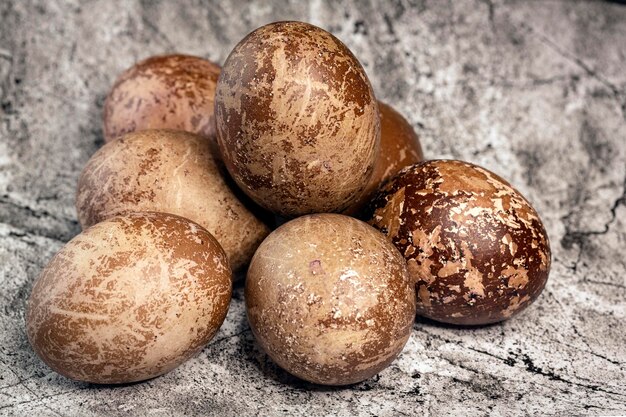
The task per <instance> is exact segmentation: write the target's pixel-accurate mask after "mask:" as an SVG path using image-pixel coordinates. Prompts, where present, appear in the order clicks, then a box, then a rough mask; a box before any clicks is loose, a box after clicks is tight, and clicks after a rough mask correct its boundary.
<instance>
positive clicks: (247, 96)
mask: <svg viewBox="0 0 626 417" xmlns="http://www.w3.org/2000/svg"><path fill="white" fill-rule="evenodd" d="M215 119H216V124H217V140H218V145H219V148H220V152H221V155H222V159H223V160H224V162H225V164H226V167H227V168H228V171H229V172H230V173H231V175H232V177H233V178H234V179H235V181H236V182H237V184H238V185H239V186H240V187H241V189H242V190H243V191H244V192H245V193H246V194H248V195H249V196H250V197H251V198H252V199H253V200H254V201H256V202H257V203H258V204H259V205H261V206H263V207H265V208H266V209H268V210H270V211H272V212H274V213H276V214H279V215H281V216H285V217H295V216H298V215H302V214H307V213H324V212H339V211H342V210H344V209H346V208H347V207H348V206H350V204H352V203H353V202H355V201H356V200H357V199H358V197H359V196H360V194H361V193H362V191H363V190H364V189H365V187H366V185H367V182H368V180H369V178H370V176H371V175H372V170H373V167H374V161H375V159H376V154H377V150H378V146H379V136H380V119H379V114H378V105H377V102H376V99H375V98H374V93H373V90H372V86H371V84H370V82H369V80H368V78H367V75H366V74H365V70H364V69H363V67H362V66H361V64H360V63H359V61H358V60H357V59H356V58H355V56H354V55H353V54H352V53H351V52H350V50H349V49H348V48H347V47H346V46H345V45H344V44H343V43H342V42H341V41H339V40H338V39H337V38H336V37H334V36H333V35H331V34H330V33H328V32H326V31H325V30H323V29H320V28H318V27H316V26H313V25H310V24H308V23H302V22H277V23H271V24H269V25H266V26H263V27H261V28H259V29H257V30H255V31H253V32H252V33H250V34H249V35H248V36H246V37H245V38H244V39H243V40H242V41H241V42H240V43H239V44H238V45H237V46H235V48H234V49H233V51H232V52H231V53H230V55H229V56H228V58H227V59H226V62H225V63H224V67H223V69H222V72H221V74H220V77H219V80H218V83H217V91H216V95H215Z"/></svg>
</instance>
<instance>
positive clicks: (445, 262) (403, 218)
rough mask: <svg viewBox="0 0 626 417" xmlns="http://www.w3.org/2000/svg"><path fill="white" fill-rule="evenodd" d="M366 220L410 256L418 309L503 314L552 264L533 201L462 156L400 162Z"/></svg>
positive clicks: (481, 318)
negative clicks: (406, 164)
mask: <svg viewBox="0 0 626 417" xmlns="http://www.w3.org/2000/svg"><path fill="white" fill-rule="evenodd" d="M367 217H368V218H369V223H370V224H372V225H373V226H374V227H376V228H378V229H379V230H381V231H382V232H383V233H385V234H386V235H387V237H388V238H389V240H390V241H391V242H393V243H394V244H395V245H396V247H397V248H398V249H399V250H400V252H402V253H403V255H404V257H405V258H406V259H407V265H408V269H409V272H410V273H411V275H412V277H413V279H414V281H415V285H416V290H417V297H418V299H417V311H418V314H421V315H424V316H426V317H429V318H432V319H435V320H439V321H443V322H448V323H456V324H486V323H493V322H497V321H500V320H504V319H507V318H509V317H511V316H512V315H514V314H516V313H519V312H520V311H522V310H523V309H524V308H525V307H527V306H528V305H529V304H530V303H531V302H532V301H534V300H535V299H536V298H537V297H538V296H539V294H540V293H541V291H542V290H543V287H544V286H545V283H546V280H547V279H548V273H549V270H550V246H549V241H548V236H547V234H546V231H545V229H544V227H543V224H542V223H541V220H540V219H539V217H538V215H537V213H536V212H535V210H534V209H533V208H532V207H531V205H530V203H528V201H527V200H526V199H525V198H524V197H523V196H522V195H521V194H520V193H519V192H518V191H517V190H515V189H514V188H512V187H511V186H510V185H509V184H508V183H507V182H506V181H504V180H503V179H502V178H500V177H498V176H497V175H495V174H493V173H491V172H489V171H487V170H485V169H483V168H481V167H478V166H476V165H472V164H470V163H467V162H461V161H449V160H439V161H427V162H423V163H421V164H417V165H413V166H410V167H407V168H405V169H404V170H402V171H401V172H400V174H398V175H397V176H396V177H395V178H394V179H393V180H391V181H390V182H389V183H387V184H386V185H385V186H384V187H383V188H382V190H381V191H380V192H379V194H378V195H377V197H376V198H375V199H374V201H373V203H372V205H371V206H370V212H369V215H368V216H367Z"/></svg>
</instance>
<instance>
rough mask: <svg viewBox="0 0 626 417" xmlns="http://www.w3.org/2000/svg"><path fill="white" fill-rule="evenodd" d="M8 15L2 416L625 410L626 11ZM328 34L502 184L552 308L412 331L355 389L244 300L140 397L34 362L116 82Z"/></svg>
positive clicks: (329, 7) (98, 8) (0, 156)
mask: <svg viewBox="0 0 626 417" xmlns="http://www.w3.org/2000/svg"><path fill="white" fill-rule="evenodd" d="M200 3H201V2H194V1H191V0H184V1H177V2H139V1H129V2H108V1H96V2H89V3H86V2H80V4H79V2H69V1H67V2H66V1H58V2H48V1H10V0H6V1H2V2H0V105H1V107H0V271H1V272H0V307H1V310H0V415H41V416H47V415H50V416H59V415H61V416H96V415H102V414H108V415H120V416H121V415H128V414H133V415H163V416H166V415H167V416H170V415H194V414H217V415H224V416H229V415H233V416H235V415H294V414H306V415H345V416H352V415H417V414H427V415H441V414H469V413H470V412H471V413H474V414H478V415H487V414H495V415H497V414H499V415H507V416H511V415H526V414H529V413H537V414H558V415H572V414H603V415H607V414H608V415H619V414H622V415H623V414H626V348H625V347H624V346H626V324H625V323H626V321H625V320H626V303H625V301H624V300H625V299H626V283H625V276H626V257H625V256H624V248H625V245H626V71H624V62H626V24H625V22H626V6H621V5H619V4H615V3H610V2H582V1H568V0H562V1H515V2H513V1H490V0H484V1H478V0H477V1H469V0H468V1H459V2H444V1H437V2H435V1H415V2H404V1H393V2H366V1H363V2H361V1H356V0H354V1H344V2H330V1H329V2H323V1H319V0H318V1H313V2H310V3H308V4H306V5H305V4H304V3H300V2H282V1H276V2H272V3H269V2H267V3H264V4H248V2H244V1H232V2H217V1H216V2H211V3H204V2H202V4H200ZM282 19H300V20H306V21H309V22H311V23H313V24H317V25H320V26H322V27H324V28H326V29H329V30H331V31H332V32H333V33H334V34H336V35H337V36H338V37H339V38H340V39H342V40H343V41H344V42H345V43H346V44H347V45H348V46H349V47H350V48H351V49H352V50H353V51H354V53H355V54H356V55H357V57H359V58H360V60H361V61H362V63H363V64H364V66H365V68H366V70H367V72H368V74H369V76H370V79H371V81H372V84H373V86H374V88H375V91H376V94H377V96H378V98H380V99H382V100H384V101H387V102H389V103H390V104H392V105H394V106H395V107H396V108H397V109H398V110H400V111H401V112H402V113H403V114H405V115H406V116H407V118H408V119H409V121H410V122H411V123H412V124H413V126H414V127H415V128H416V130H417V131H418V133H419V134H420V137H421V138H422V143H423V145H424V149H425V154H426V156H427V157H430V158H441V157H455V158H461V159H465V160H468V161H471V162H474V163H478V164H481V165H483V166H485V167H486V168H488V169H491V170H493V171H495V172H496V173H498V174H500V175H502V176H503V177H505V178H506V179H508V180H509V181H511V182H512V183H513V184H515V185H516V186H517V188H518V189H520V191H522V192H523V193H524V194H525V195H526V196H527V197H528V198H529V200H531V201H532V202H533V204H534V205H535V207H536V209H537V210H538V212H539V213H540V214H541V216H542V218H543V220H544V222H545V225H546V228H547V230H548V234H549V236H550V238H551V243H552V248H553V269H552V274H551V277H550V279H549V282H548V285H547V287H546V290H545V291H544V293H543V295H542V296H541V297H540V298H539V300H538V301H537V303H536V304H534V305H533V306H532V307H531V308H529V309H528V310H527V311H526V312H525V313H523V314H522V315H520V316H519V317H516V318H515V319H513V320H511V321H509V322H506V323H503V324H497V325H493V326H488V327H483V328H477V329H464V328H457V327H450V326H442V325H439V324H435V323H432V322H427V321H424V320H418V321H417V322H416V323H415V330H414V332H413V335H412V337H411V339H410V341H409V343H408V345H407V347H406V349H405V350H404V352H403V354H402V355H401V356H400V358H399V359H398V360H396V361H395V362H394V363H393V365H392V366H391V367H390V368H388V369H387V370H385V371H384V372H382V373H381V374H380V375H379V376H377V377H376V378H373V379H371V380H368V381H365V382H363V383H361V384H358V385H355V386H352V387H348V388H343V389H337V388H324V387H318V386H312V385H309V384H306V383H304V382H301V381H299V380H297V379H295V378H294V377H292V376H290V375H288V374H286V373H285V372H283V371H281V370H280V369H278V368H277V367H276V366H275V365H274V364H272V363H271V362H270V361H269V360H268V358H267V357H266V356H265V355H264V354H263V353H262V352H260V351H259V349H258V347H257V346H256V345H255V343H254V340H253V338H252V335H251V334H250V331H249V328H248V326H247V322H246V318H245V311H244V306H243V291H242V288H241V287H239V288H237V289H236V291H235V298H234V300H233V302H232V305H231V309H230V312H229V314H228V317H227V320H226V323H225V324H224V326H223V327H222V329H221V330H220V332H219V333H218V335H217V336H216V338H215V339H214V340H213V341H212V342H211V344H210V345H208V346H207V347H206V348H205V349H204V350H203V351H202V353H201V354H200V355H199V356H197V357H196V358H194V359H192V360H190V361H189V362H187V363H185V364H184V365H183V366H181V367H180V368H179V369H177V370H175V371H174V372H172V373H170V374H167V375H165V376H163V377H160V378H157V379H154V380H151V381H148V382H145V383H140V384H133V385H128V386H122V387H95V386H89V385H86V384H80V383H74V382H72V381H69V380H67V379H65V378H63V377H61V376H59V375H57V374H55V373H53V372H52V371H51V370H50V369H48V368H47V367H46V366H45V365H43V363H42V362H40V361H39V360H38V359H37V357H35V355H34V353H33V351H32V349H31V348H30V346H29V344H28V341H27V339H26V335H25V332H24V307H25V302H26V299H27V297H28V294H29V291H30V287H31V285H32V282H33V281H34V279H35V278H36V277H37V275H38V273H39V271H40V270H41V268H42V267H43V265H45V263H46V262H47V261H48V260H49V259H50V257H51V256H52V255H53V253H54V252H55V251H56V250H58V249H59V248H60V247H61V246H62V245H63V243H64V242H65V241H67V240H68V239H70V238H71V237H72V236H74V235H75V234H76V233H78V232H79V226H78V224H77V222H76V214H75V211H74V207H73V201H74V192H75V187H76V180H77V178H78V175H79V173H80V170H81V169H82V166H83V165H84V164H85V162H86V161H87V159H88V158H89V156H90V155H91V154H93V153H94V152H95V150H96V149H97V148H98V147H99V146H101V145H102V128H101V124H100V116H101V111H102V102H103V99H104V96H105V95H106V92H107V90H108V88H109V87H110V86H111V84H112V82H113V80H114V78H115V77H116V75H117V74H118V73H119V72H120V71H122V70H123V69H125V68H127V67H128V66H130V65H131V64H132V63H133V62H134V61H136V60H138V59H141V58H144V57H146V56H148V55H151V54H156V53H162V52H173V51H180V52H185V53H191V54H197V55H201V56H204V57H207V58H209V59H212V60H215V61H217V62H223V60H224V59H225V58H226V56H227V54H228V52H229V51H230V49H231V48H232V47H233V46H234V45H235V44H236V42H237V41H238V40H239V39H241V38H242V37H243V36H244V35H245V34H246V33H248V32H249V31H250V30H252V29H254V28H255V27H257V26H260V25H262V24H264V23H267V22H270V21H274V20H282Z"/></svg>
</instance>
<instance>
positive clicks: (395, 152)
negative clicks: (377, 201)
mask: <svg viewBox="0 0 626 417" xmlns="http://www.w3.org/2000/svg"><path fill="white" fill-rule="evenodd" d="M378 108H379V110H380V151H379V152H378V156H377V157H376V162H375V164H374V173H373V174H372V177H371V178H370V180H369V182H368V183H367V187H365V191H364V192H363V194H362V195H361V197H360V198H359V200H358V201H357V202H356V203H354V204H352V205H351V206H350V207H349V208H348V209H347V210H346V211H345V212H344V213H345V214H354V213H356V212H358V211H359V210H361V209H362V208H363V207H365V205H367V203H369V201H370V200H371V199H372V197H373V196H374V194H375V193H376V190H377V189H378V187H379V186H380V185H381V184H383V183H384V182H385V181H387V180H388V179H389V178H391V177H393V176H394V175H396V174H397V173H398V172H399V171H400V170H401V169H402V168H404V167H406V166H409V165H413V164H415V163H417V162H420V161H422V160H423V159H424V154H423V153H422V146H421V145H420V141H419V137H418V136H417V134H416V133H415V130H413V127H412V126H411V124H410V123H409V122H407V120H406V119H405V118H404V117H403V116H402V115H401V114H400V113H398V112H397V111H395V110H394V109H393V107H391V106H389V105H387V104H385V103H383V102H381V101H379V102H378Z"/></svg>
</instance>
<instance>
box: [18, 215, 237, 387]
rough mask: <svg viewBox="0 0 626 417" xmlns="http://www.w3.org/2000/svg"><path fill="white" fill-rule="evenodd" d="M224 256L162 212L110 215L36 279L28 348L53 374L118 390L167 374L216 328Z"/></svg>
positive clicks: (225, 298)
mask: <svg viewBox="0 0 626 417" xmlns="http://www.w3.org/2000/svg"><path fill="white" fill-rule="evenodd" d="M230 297H231V270H230V268H229V266H228V260H227V258H226V254H225V253H224V251H223V250H222V248H221V247H220V245H219V244H218V243H217V241H216V240H215V238H213V236H211V234H210V233H209V232H207V231H206V230H205V229H204V228H202V227H201V226H199V225H198V224H196V223H193V222H191V221H189V220H187V219H184V218H182V217H178V216H174V215H170V214H164V213H134V214H130V215H127V216H119V217H114V218H112V219H109V220H106V221H104V222H101V223H98V224H97V225H95V226H93V227H91V228H89V229H87V230H85V231H83V232H82V233H81V234H79V235H78V236H76V237H75V238H74V239H72V240H70V241H69V242H68V243H67V244H66V245H65V246H64V247H63V248H62V249H61V250H60V251H59V252H58V253H57V254H56V255H55V256H54V257H53V258H52V260H51V261H50V263H49V264H48V265H47V266H46V267H45V268H44V270H43V271H42V273H41V275H40V277H39V279H38V280H37V281H36V283H35V285H34V287H33V290H32V293H31V295H30V299H29V302H28V311H27V318H26V322H27V333H28V338H29V340H30V342H31V345H32V346H33V349H34V350H35V352H36V353H37V355H39V357H41V359H43V361H44V362H45V363H46V364H48V365H49V366H50V367H51V368H52V369H53V370H55V371H56V372H58V373H60V374H62V375H65V376H67V377H68V378H72V379H75V380H79V381H86V382H94V383H101V384H102V383H106V384H119V383H127V382H134V381H141V380H145V379H148V378H153V377H156V376H158V375H161V374H164V373H166V372H168V371H170V370H172V369H174V368H175V367H176V366H178V365H180V364H181V363H183V362H184V361H185V360H187V359H189V358H190V357H192V356H193V355H194V354H196V353H197V352H198V351H199V350H200V349H202V347H203V346H205V345H206V344H207V343H208V342H209V340H211V338H213V336H214V335H215V333H216V332H217V330H218V329H219V327H220V326H221V325H222V322H223V321H224V318H225V317H226V312H227V310H228V305H229V302H230Z"/></svg>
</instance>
